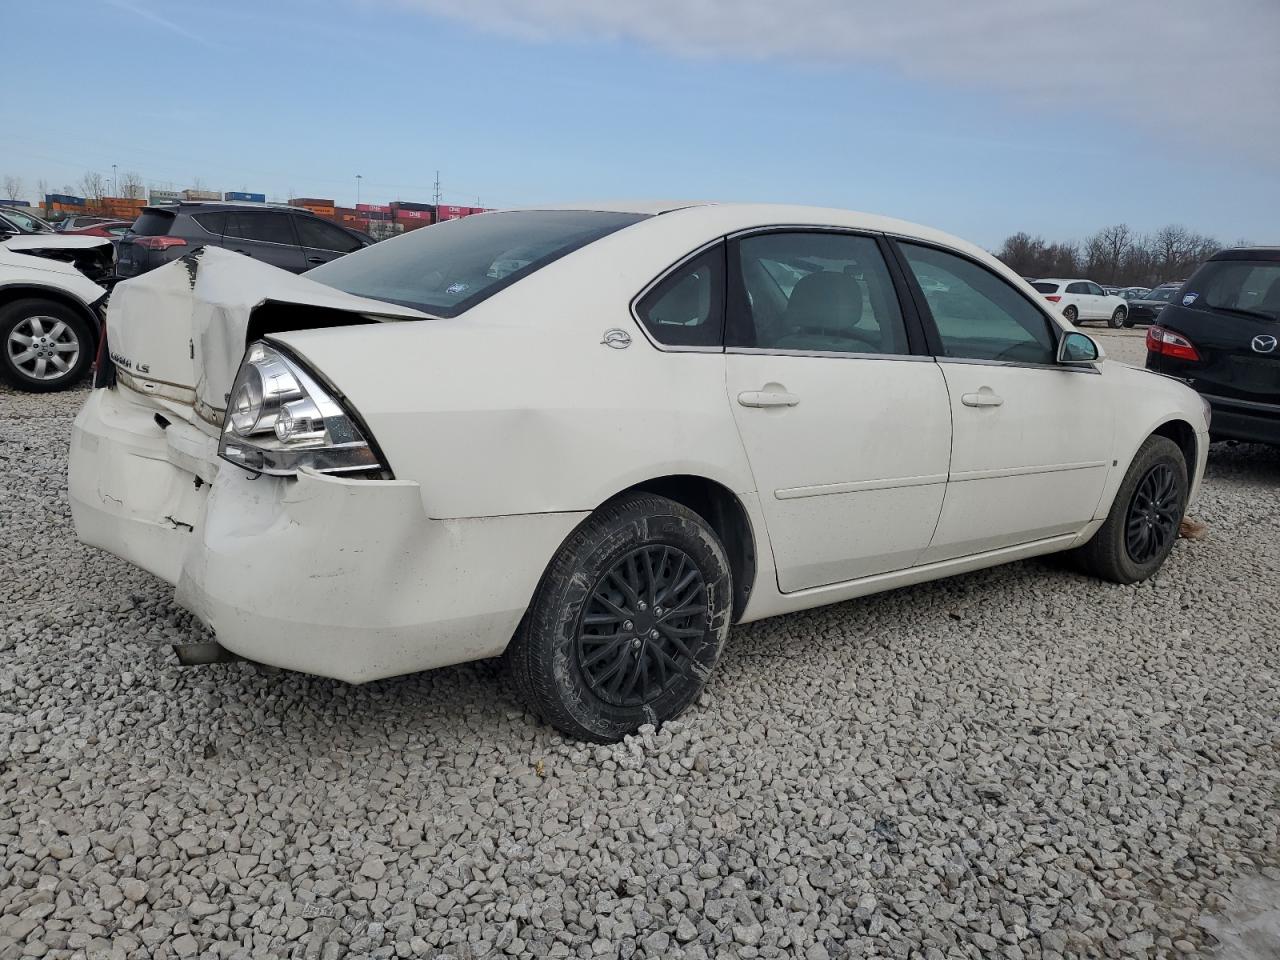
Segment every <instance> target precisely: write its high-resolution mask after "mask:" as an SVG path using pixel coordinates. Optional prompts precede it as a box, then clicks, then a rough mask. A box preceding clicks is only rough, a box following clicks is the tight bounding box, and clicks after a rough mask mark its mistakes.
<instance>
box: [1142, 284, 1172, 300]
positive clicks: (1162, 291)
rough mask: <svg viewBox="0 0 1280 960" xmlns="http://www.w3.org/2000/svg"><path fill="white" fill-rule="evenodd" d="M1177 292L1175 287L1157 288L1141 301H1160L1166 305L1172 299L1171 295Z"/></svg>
mask: <svg viewBox="0 0 1280 960" xmlns="http://www.w3.org/2000/svg"><path fill="white" fill-rule="evenodd" d="M1177 292H1178V288H1177V287H1158V288H1156V289H1155V290H1152V291H1151V292H1150V293H1148V294H1146V295H1145V296H1144V297H1143V298H1142V299H1143V300H1160V301H1162V302H1163V303H1168V302H1169V301H1170V300H1172V299H1173V295H1174V294H1175V293H1177Z"/></svg>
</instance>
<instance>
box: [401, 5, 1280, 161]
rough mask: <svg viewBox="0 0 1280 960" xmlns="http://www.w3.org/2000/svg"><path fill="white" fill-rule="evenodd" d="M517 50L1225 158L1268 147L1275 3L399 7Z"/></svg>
mask: <svg viewBox="0 0 1280 960" xmlns="http://www.w3.org/2000/svg"><path fill="white" fill-rule="evenodd" d="M399 2H400V3H401V4H403V5H406V6H409V7H413V8H417V9H419V10H422V11H424V12H427V13H430V14H433V15H436V16H441V17H447V18H450V19H453V20H457V21H462V22H466V23H469V24H472V25H474V26H478V27H481V28H483V29H488V30H493V31H500V32H504V33H507V34H512V35H516V36H520V37H524V38H527V39H529V40H535V41H537V40H563V39H584V40H591V39H599V38H610V39H627V40H632V41H638V42H640V43H644V44H647V45H650V46H653V47H657V48H659V49H663V50H666V51H669V52H671V53H675V54H678V55H682V56H692V57H712V58H715V57H730V58H747V59H757V58H759V59H782V60H789V61H800V62H819V63H826V64H837V65H839V64H857V65H880V66H883V67H886V68H888V69H890V70H893V71H895V72H897V73H899V74H902V75H905V76H908V77H912V78H915V79H921V80H925V81H931V82H939V83H944V84H962V85H965V86H968V87H972V88H974V89H978V90H986V91H991V92H994V93H998V94H1002V95H1005V96H1008V97H1011V98H1014V99H1016V100H1020V101H1022V102H1024V103H1027V104H1030V105H1033V106H1036V107H1058V108H1069V109H1071V110H1073V111H1083V112H1097V113H1098V115H1099V128H1098V129H1096V130H1087V129H1085V130H1081V129H1076V130H1071V129H1064V130H1063V136H1064V137H1066V138H1070V137H1080V138H1082V139H1085V138H1091V137H1097V136H1106V135H1107V134H1108V130H1106V129H1103V126H1104V123H1105V124H1106V125H1107V126H1109V127H1110V130H1111V135H1113V136H1124V135H1125V132H1124V130H1123V129H1122V128H1121V127H1119V126H1118V125H1116V123H1115V121H1117V120H1121V121H1133V122H1135V123H1136V124H1137V125H1138V126H1140V127H1142V128H1146V129H1158V130H1161V131H1162V132H1163V133H1164V134H1166V135H1168V136H1170V137H1172V138H1174V139H1185V140H1187V141H1190V142H1196V143H1199V144H1201V145H1204V144H1212V145H1213V146H1214V147H1215V148H1217V149H1221V150H1224V151H1228V152H1235V153H1242V152H1243V153H1251V154H1253V155H1255V156H1267V157H1272V156H1274V151H1275V150H1276V149H1277V148H1280V108H1278V107H1277V104H1276V99H1277V96H1280V54H1277V42H1278V41H1280V0H894V2H888V3H886V2H877V3H869V2H855V0H465V2H459V0H399Z"/></svg>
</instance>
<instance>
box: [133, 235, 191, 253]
mask: <svg viewBox="0 0 1280 960" xmlns="http://www.w3.org/2000/svg"><path fill="white" fill-rule="evenodd" d="M133 242H134V244H135V245H136V246H139V247H142V248H143V249H144V250H168V249H169V248H170V247H185V246H186V245H187V241H185V240H183V239H182V238H181V237H134V238H133Z"/></svg>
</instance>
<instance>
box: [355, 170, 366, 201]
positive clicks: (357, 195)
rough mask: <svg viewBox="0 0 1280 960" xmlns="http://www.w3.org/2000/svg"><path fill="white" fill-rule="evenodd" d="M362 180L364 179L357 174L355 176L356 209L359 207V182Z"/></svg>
mask: <svg viewBox="0 0 1280 960" xmlns="http://www.w3.org/2000/svg"><path fill="white" fill-rule="evenodd" d="M363 179H364V177H363V176H361V175H360V174H358V173H357V174H356V206H357V207H358V206H360V181H361V180H363Z"/></svg>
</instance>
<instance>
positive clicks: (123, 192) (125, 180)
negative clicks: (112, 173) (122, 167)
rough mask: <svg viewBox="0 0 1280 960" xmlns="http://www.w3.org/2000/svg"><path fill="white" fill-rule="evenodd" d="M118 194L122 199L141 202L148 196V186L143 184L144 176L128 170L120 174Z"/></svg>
mask: <svg viewBox="0 0 1280 960" xmlns="http://www.w3.org/2000/svg"><path fill="white" fill-rule="evenodd" d="M116 194H117V195H118V196H121V197H128V198H129V199H130V200H141V199H143V197H145V196H146V185H145V184H144V183H143V182H142V176H141V175H140V174H138V173H137V172H136V171H134V170H127V171H125V172H124V173H122V174H120V183H119V185H118V186H117V187H116Z"/></svg>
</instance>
